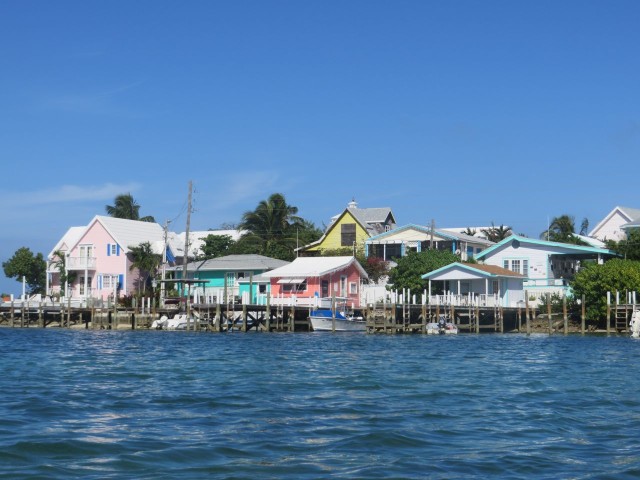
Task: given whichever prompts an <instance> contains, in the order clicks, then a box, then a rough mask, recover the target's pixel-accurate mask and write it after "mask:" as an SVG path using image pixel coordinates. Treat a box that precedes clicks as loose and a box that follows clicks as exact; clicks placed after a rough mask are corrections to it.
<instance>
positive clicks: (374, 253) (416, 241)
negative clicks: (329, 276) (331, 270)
mask: <svg viewBox="0 0 640 480" xmlns="http://www.w3.org/2000/svg"><path fill="white" fill-rule="evenodd" d="M364 243H365V255H366V256H367V257H374V258H380V259H382V260H385V261H393V259H395V258H400V257H404V256H405V255H407V254H408V253H410V252H422V251H425V250H429V249H435V250H448V251H450V252H452V253H455V254H458V255H460V258H461V259H462V260H463V261H466V260H468V259H470V258H473V257H474V256H475V255H477V254H478V253H480V252H481V251H482V250H484V249H486V248H488V247H490V246H492V245H494V243H493V242H490V241H489V240H486V239H484V238H479V237H472V236H470V235H466V234H464V233H459V232H456V231H451V230H435V229H431V228H430V227H426V226H421V225H414V224H409V225H404V226H402V227H398V228H395V229H393V230H389V231H387V232H383V233H380V234H378V235H374V236H372V237H371V238H368V239H367V240H365V242H364Z"/></svg>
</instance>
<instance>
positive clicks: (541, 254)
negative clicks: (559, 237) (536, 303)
mask: <svg viewBox="0 0 640 480" xmlns="http://www.w3.org/2000/svg"><path fill="white" fill-rule="evenodd" d="M614 256H616V254H615V253H614V252H612V251H611V250H607V249H605V248H597V247H591V246H581V245H572V244H568V243H558V242H548V241H545V240H537V239H533V238H527V237H521V236H518V235H512V236H511V237H508V238H506V239H504V240H502V241H501V242H499V243H497V244H495V245H494V246H492V247H490V248H488V249H486V250H484V251H482V252H480V253H479V254H478V255H476V259H477V260H478V261H480V262H482V263H484V264H486V265H495V266H498V267H502V268H504V269H507V270H511V271H512V272H516V273H519V274H521V275H523V276H524V277H525V279H524V283H523V288H524V289H525V290H526V291H528V292H529V295H537V296H539V295H541V294H546V293H559V294H562V295H564V294H566V293H567V291H568V281H569V280H571V279H572V278H573V277H574V275H575V274H576V272H577V271H578V270H580V268H581V267H582V266H583V265H585V263H587V262H598V263H603V262H604V261H605V260H606V259H608V258H612V257H614Z"/></svg>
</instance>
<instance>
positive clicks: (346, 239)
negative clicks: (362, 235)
mask: <svg viewBox="0 0 640 480" xmlns="http://www.w3.org/2000/svg"><path fill="white" fill-rule="evenodd" d="M354 243H356V224H355V223H343V224H342V225H340V245H341V246H343V247H352V246H353V244H354Z"/></svg>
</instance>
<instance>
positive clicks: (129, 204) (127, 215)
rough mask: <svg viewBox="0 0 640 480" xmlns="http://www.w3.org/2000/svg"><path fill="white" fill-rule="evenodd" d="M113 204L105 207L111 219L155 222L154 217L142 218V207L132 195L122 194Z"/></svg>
mask: <svg viewBox="0 0 640 480" xmlns="http://www.w3.org/2000/svg"><path fill="white" fill-rule="evenodd" d="M113 203H114V205H106V206H105V209H106V211H107V213H108V214H109V216H111V217H114V218H124V219H127V220H139V221H141V222H155V219H154V218H153V217H152V216H146V217H142V218H140V205H138V203H137V202H136V201H135V200H134V198H133V196H132V195H131V194H130V193H121V194H120V195H118V196H116V198H115V200H114V202H113Z"/></svg>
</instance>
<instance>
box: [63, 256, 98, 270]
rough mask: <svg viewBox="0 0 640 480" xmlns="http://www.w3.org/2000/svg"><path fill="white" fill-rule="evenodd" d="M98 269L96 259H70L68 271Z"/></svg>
mask: <svg viewBox="0 0 640 480" xmlns="http://www.w3.org/2000/svg"><path fill="white" fill-rule="evenodd" d="M95 268H96V257H68V258H67V269H68V270H94V269H95Z"/></svg>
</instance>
